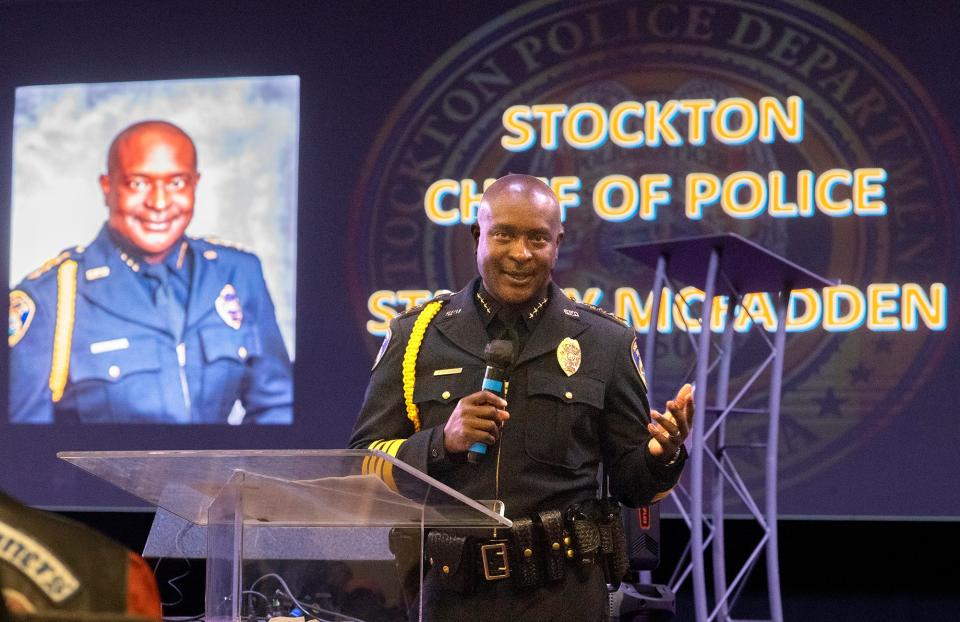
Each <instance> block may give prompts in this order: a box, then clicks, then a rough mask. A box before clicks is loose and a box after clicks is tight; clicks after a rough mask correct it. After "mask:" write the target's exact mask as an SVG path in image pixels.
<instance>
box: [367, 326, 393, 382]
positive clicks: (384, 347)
mask: <svg viewBox="0 0 960 622" xmlns="http://www.w3.org/2000/svg"><path fill="white" fill-rule="evenodd" d="M392 334H393V331H391V330H390V329H389V328H387V334H386V335H384V337H383V343H381V344H380V351H379V352H377V358H376V359H374V361H373V367H371V368H370V371H373V370H375V369H376V368H377V365H379V364H380V359H382V358H383V353H384V352H386V351H387V346H389V345H390V337H391V335H392Z"/></svg>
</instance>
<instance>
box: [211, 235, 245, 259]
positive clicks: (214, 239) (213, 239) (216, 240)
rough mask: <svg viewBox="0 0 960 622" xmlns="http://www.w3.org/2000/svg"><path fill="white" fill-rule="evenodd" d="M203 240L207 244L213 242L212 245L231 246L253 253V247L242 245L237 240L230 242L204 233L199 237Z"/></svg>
mask: <svg viewBox="0 0 960 622" xmlns="http://www.w3.org/2000/svg"><path fill="white" fill-rule="evenodd" d="M201 239H202V240H203V241H204V242H206V243H208V244H213V245H214V246H222V247H224V248H232V249H234V250H238V251H241V252H244V253H249V254H251V255H253V254H254V252H253V249H252V248H250V247H249V246H244V245H243V244H240V243H239V242H231V241H230V240H224V239H223V238H218V237H216V236H212V235H205V236H203V237H202V238H201Z"/></svg>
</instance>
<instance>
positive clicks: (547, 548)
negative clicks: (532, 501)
mask: <svg viewBox="0 0 960 622" xmlns="http://www.w3.org/2000/svg"><path fill="white" fill-rule="evenodd" d="M537 517H538V518H539V519H540V525H541V526H542V527H543V535H544V540H545V542H544V549H543V550H544V553H545V554H544V556H543V558H544V564H543V565H544V570H545V572H546V575H547V581H559V580H560V579H562V578H563V571H564V569H565V566H564V563H563V558H564V556H565V555H566V549H567V546H566V542H565V541H564V540H565V535H564V533H563V515H561V514H560V512H559V511H558V510H550V511H547V512H538V513H537Z"/></svg>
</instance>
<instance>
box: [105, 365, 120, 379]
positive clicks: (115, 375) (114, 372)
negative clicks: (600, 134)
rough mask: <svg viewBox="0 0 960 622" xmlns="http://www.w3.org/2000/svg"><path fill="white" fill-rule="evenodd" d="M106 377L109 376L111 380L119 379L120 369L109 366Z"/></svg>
mask: <svg viewBox="0 0 960 622" xmlns="http://www.w3.org/2000/svg"><path fill="white" fill-rule="evenodd" d="M107 375H109V376H110V377H111V378H119V377H120V368H119V367H117V366H116V365H111V366H110V368H109V369H108V370H107Z"/></svg>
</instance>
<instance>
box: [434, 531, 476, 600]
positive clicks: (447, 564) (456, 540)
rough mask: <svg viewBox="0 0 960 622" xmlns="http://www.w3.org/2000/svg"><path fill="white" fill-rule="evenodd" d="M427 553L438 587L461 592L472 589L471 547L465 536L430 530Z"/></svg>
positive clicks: (472, 565) (472, 562) (472, 566)
mask: <svg viewBox="0 0 960 622" xmlns="http://www.w3.org/2000/svg"><path fill="white" fill-rule="evenodd" d="M427 555H428V556H429V557H430V565H431V567H430V572H432V573H433V575H434V577H435V578H436V580H437V584H438V585H439V586H440V587H442V588H444V589H448V590H452V591H454V592H459V593H461V594H465V593H467V592H470V591H472V590H473V584H474V580H473V572H474V560H473V547H472V546H470V543H469V539H468V538H467V537H466V536H457V535H454V534H450V533H444V532H442V531H431V532H430V533H429V534H428V535H427Z"/></svg>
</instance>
